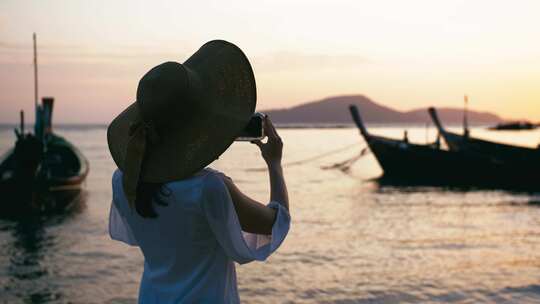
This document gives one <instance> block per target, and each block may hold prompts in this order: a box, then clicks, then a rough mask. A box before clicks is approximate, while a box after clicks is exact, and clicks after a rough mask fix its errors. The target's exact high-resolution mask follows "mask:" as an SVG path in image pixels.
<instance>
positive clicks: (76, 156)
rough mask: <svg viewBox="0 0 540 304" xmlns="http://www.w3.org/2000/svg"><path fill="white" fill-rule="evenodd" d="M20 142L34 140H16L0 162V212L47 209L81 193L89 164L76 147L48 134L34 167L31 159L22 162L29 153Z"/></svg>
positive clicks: (28, 138) (27, 138)
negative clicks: (44, 146) (43, 148)
mask: <svg viewBox="0 0 540 304" xmlns="http://www.w3.org/2000/svg"><path fill="white" fill-rule="evenodd" d="M21 140H35V139H32V138H30V137H29V136H27V137H26V138H25V139H19V140H18V142H17V143H16V146H15V148H14V149H11V150H10V151H8V152H7V153H6V154H5V155H4V157H3V158H2V160H1V162H0V195H1V197H2V199H1V201H2V202H1V204H0V205H1V206H0V210H2V211H6V210H7V211H12V210H27V209H29V208H30V209H37V210H43V209H48V208H49V207H50V206H49V205H52V206H53V207H55V206H56V204H57V203H56V202H57V201H62V202H64V201H66V200H65V199H64V198H66V197H67V198H69V197H71V196H76V195H77V194H78V193H79V192H80V191H81V189H82V188H83V185H84V181H85V179H86V177H87V175H88V172H89V165H88V160H87V159H86V158H85V157H84V155H83V154H82V153H81V152H80V151H79V150H78V149H77V148H76V147H74V146H73V145H72V144H71V143H69V142H68V141H66V140H65V139H63V138H62V137H59V136H57V135H53V134H51V135H50V137H49V138H48V142H47V149H46V150H45V152H44V153H41V154H39V161H38V162H37V163H35V164H34V161H32V159H30V160H28V159H25V157H27V155H29V154H30V153H27V151H24V149H25V148H24V147H26V146H27V145H25V144H22V143H21V142H20V141H21ZM21 147H23V148H21ZM21 149H22V150H23V151H21ZM21 155H22V156H21ZM36 155H37V154H36ZM31 158H34V159H35V158H36V157H31ZM56 197H60V198H62V199H60V200H57V199H56ZM51 198H52V199H51ZM50 202H53V203H50Z"/></svg>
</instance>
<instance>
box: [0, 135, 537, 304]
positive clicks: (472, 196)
mask: <svg viewBox="0 0 540 304" xmlns="http://www.w3.org/2000/svg"><path fill="white" fill-rule="evenodd" d="M372 131H373V133H376V134H382V135H388V136H394V137H397V138H399V137H401V136H402V129H401V128H374V129H372ZM280 132H281V134H282V137H283V139H284V142H285V162H295V161H299V160H303V159H307V158H310V157H312V156H315V155H318V154H321V153H324V152H326V151H330V150H333V149H337V148H340V147H344V146H347V145H349V144H353V143H358V145H357V146H355V147H352V148H351V149H349V150H346V151H343V152H340V153H337V154H335V155H330V156H328V157H324V158H321V159H317V160H314V161H312V162H308V163H304V164H300V165H293V166H289V167H286V168H285V173H286V178H287V181H288V183H289V191H290V197H291V208H292V209H291V213H292V216H293V226H292V228H291V232H290V234H289V237H288V238H287V240H286V241H285V243H284V244H283V246H282V247H281V248H280V250H279V251H278V252H277V254H275V255H274V256H272V257H271V258H270V259H269V261H268V262H266V263H251V264H249V265H245V266H241V267H238V277H239V289H240V295H241V298H242V300H243V301H244V302H246V303H293V302H294V303H363V302H390V303H392V302H450V301H455V302H463V303H478V302H519V303H524V302H538V301H540V284H539V283H538V282H539V281H540V280H539V279H540V271H539V270H540V269H539V268H540V259H539V258H540V253H539V252H540V251H539V249H540V208H538V202H540V198H539V197H538V196H535V195H530V194H523V193H509V192H503V191H482V190H471V191H453V190H450V189H440V188H430V187H417V188H414V187H411V188H396V187H384V188H380V187H379V186H378V185H377V184H376V183H375V182H372V181H369V179H371V178H374V177H376V176H378V175H379V174H380V173H381V171H380V169H379V167H378V165H377V163H376V161H375V159H374V158H373V156H372V155H370V154H369V155H367V156H365V157H363V158H361V159H360V160H359V161H358V162H356V163H355V164H354V165H353V166H352V167H351V168H350V171H348V172H342V171H339V170H323V169H321V167H322V166H325V165H331V164H333V163H336V162H339V161H344V160H346V159H348V158H350V157H353V156H354V155H357V154H358V153H359V152H360V150H361V149H362V148H363V147H364V146H365V144H364V143H363V142H362V141H361V139H360V137H359V136H358V132H357V131H356V130H355V129H327V130H315V129H304V130H292V129H287V130H280ZM59 133H60V134H62V135H64V136H65V137H66V138H68V139H70V140H71V141H73V142H74V143H75V144H77V145H78V146H79V147H80V148H81V150H82V151H83V152H84V153H85V154H86V156H87V157H88V158H89V160H90V163H91V171H90V175H89V177H88V180H87V182H86V183H87V185H86V191H85V192H84V193H83V194H82V197H81V199H80V200H81V201H80V203H79V204H80V205H81V206H82V207H81V208H78V209H76V210H74V211H72V212H69V213H67V214H60V215H55V216H52V217H47V218H35V219H26V220H24V221H13V220H0V302H2V301H3V302H5V303H17V302H22V301H25V302H33V303H46V302H47V303H49V302H50V303H55V302H62V303H64V302H74V303H133V302H134V301H135V299H136V296H137V289H138V282H139V277H140V274H141V271H142V257H141V255H140V253H139V252H138V250H137V249H133V248H130V247H127V246H124V245H122V244H120V243H116V242H113V241H111V240H110V239H109V237H108V234H107V214H108V210H109V204H110V197H111V189H110V188H111V187H110V178H111V174H112V171H113V170H114V164H113V162H112V160H111V158H110V156H109V153H108V150H107V146H106V140H105V129H104V128H75V129H73V128H69V129H64V130H59ZM431 133H432V134H431V135H434V131H433V130H432V131H431ZM473 134H476V135H478V134H480V135H481V136H483V137H485V138H492V139H493V138H501V140H504V141H506V142H517V143H521V144H526V145H529V146H535V145H536V144H537V143H538V140H540V132H538V131H534V132H527V133H519V134H518V135H515V133H494V132H488V131H483V130H478V129H475V130H473ZM425 135H426V133H425V130H424V129H423V128H409V138H410V140H411V141H417V142H425ZM12 140H13V136H12V135H11V131H10V130H0V152H3V151H5V150H6V149H7V148H9V147H10V145H11V144H12ZM263 165H264V163H263V161H262V160H261V159H260V157H259V156H258V151H257V150H256V148H255V147H254V146H252V145H250V144H247V143H237V144H235V145H233V147H232V148H231V149H230V150H229V151H227V152H226V153H225V154H224V155H223V156H222V157H221V158H220V159H219V160H218V161H216V162H215V163H214V164H213V165H212V166H213V167H215V168H217V169H220V170H222V171H224V172H225V173H227V174H228V175H229V176H231V177H232V178H233V179H234V180H235V181H236V183H237V184H238V185H239V187H240V188H241V189H243V191H245V192H246V193H248V194H250V195H251V196H253V197H254V198H256V199H259V200H262V201H266V200H267V199H268V179H267V176H266V173H265V172H259V171H248V169H253V168H259V167H261V166H263ZM539 182H540V181H539ZM2 203H8V202H2Z"/></svg>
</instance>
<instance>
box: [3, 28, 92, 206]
mask: <svg viewBox="0 0 540 304" xmlns="http://www.w3.org/2000/svg"><path fill="white" fill-rule="evenodd" d="M34 50H35V34H34ZM35 67H36V70H35V73H36V78H35V80H36V82H35V98H36V103H35V108H36V122H35V126H34V133H33V134H32V133H26V132H25V130H24V113H23V112H22V111H21V124H20V127H19V129H16V130H15V133H16V135H17V140H16V142H15V147H14V148H12V149H10V150H9V151H7V152H6V153H5V154H4V155H3V156H2V157H1V158H0V195H1V197H2V199H1V206H0V210H2V211H5V210H15V209H17V210H19V209H26V208H27V207H32V208H37V209H44V208H47V206H43V205H42V203H44V202H47V201H50V200H43V199H41V198H44V197H46V196H47V197H50V194H51V193H57V194H58V195H59V196H62V197H65V196H66V195H68V196H69V193H77V192H78V191H79V190H80V188H81V184H82V183H83V181H84V179H85V178H86V176H87V174H88V171H89V165H88V161H87V159H86V158H85V157H84V156H83V154H82V153H81V152H80V151H79V150H78V149H77V148H76V147H75V146H73V145H72V144H71V143H69V142H68V141H67V140H65V139H64V138H62V137H61V136H58V135H56V134H55V133H54V132H53V128H52V113H53V103H54V99H53V98H51V97H47V98H43V100H42V104H41V105H40V104H39V103H38V101H37V60H35Z"/></svg>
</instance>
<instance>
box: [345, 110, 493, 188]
mask: <svg viewBox="0 0 540 304" xmlns="http://www.w3.org/2000/svg"><path fill="white" fill-rule="evenodd" d="M349 109H350V111H351V114H352V117H353V120H354V122H355V123H356V126H357V127H358V129H359V130H360V134H362V136H363V137H364V139H365V140H366V142H367V144H368V146H369V148H370V149H371V151H372V152H373V154H374V155H375V158H376V159H377V161H378V163H379V165H380V166H381V168H382V169H383V171H384V174H383V176H382V179H381V181H382V182H385V183H391V184H405V185H438V186H456V187H493V186H494V185H498V184H500V183H501V180H499V179H497V178H493V177H496V175H495V173H496V172H498V164H497V163H494V162H491V161H490V160H489V159H487V158H485V157H481V156H475V155H470V154H466V153H461V152H455V151H448V150H443V149H441V148H440V145H439V144H438V141H437V142H435V143H433V144H426V145H420V144H413V143H410V142H409V141H408V140H407V139H406V138H405V139H403V140H397V139H390V138H386V137H382V136H376V135H372V134H370V133H369V132H368V131H367V129H366V127H365V126H364V124H363V122H362V119H361V117H360V114H359V113H358V109H357V108H356V106H350V107H349Z"/></svg>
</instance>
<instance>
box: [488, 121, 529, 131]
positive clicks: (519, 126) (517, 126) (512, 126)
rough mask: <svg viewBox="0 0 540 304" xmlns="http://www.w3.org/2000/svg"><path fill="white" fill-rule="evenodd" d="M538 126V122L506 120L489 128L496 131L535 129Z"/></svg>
mask: <svg viewBox="0 0 540 304" xmlns="http://www.w3.org/2000/svg"><path fill="white" fill-rule="evenodd" d="M536 128H538V125H537V124H533V123H532V122H530V121H514V122H505V123H500V124H497V125H495V126H493V127H489V128H488V129H489V130H494V131H504V130H512V131H514V130H515V131H519V130H534V129H536Z"/></svg>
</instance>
